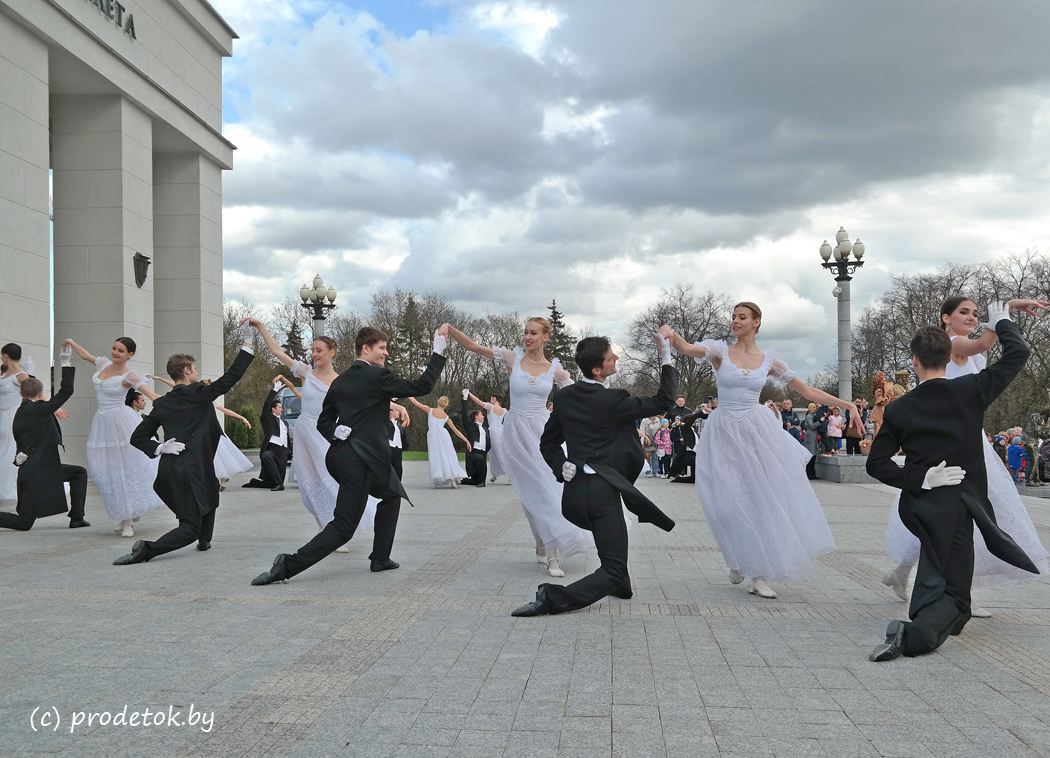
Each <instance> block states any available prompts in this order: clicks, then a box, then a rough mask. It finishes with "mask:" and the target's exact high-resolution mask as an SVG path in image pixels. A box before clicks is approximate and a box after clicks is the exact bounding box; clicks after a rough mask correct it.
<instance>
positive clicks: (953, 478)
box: [922, 461, 966, 490]
mask: <svg viewBox="0 0 1050 758" xmlns="http://www.w3.org/2000/svg"><path fill="white" fill-rule="evenodd" d="M965 478H966V472H965V471H963V469H962V467H961V466H948V465H947V462H946V461H941V462H940V464H938V465H937V466H934V467H933V468H931V469H930V470H929V471H927V472H926V478H925V479H923V480H922V488H923V489H924V490H932V489H933V488H934V487H954V486H955V485H957V484H960V483H961V482H962V480H963V479H965Z"/></svg>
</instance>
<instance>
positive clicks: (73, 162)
mask: <svg viewBox="0 0 1050 758" xmlns="http://www.w3.org/2000/svg"><path fill="white" fill-rule="evenodd" d="M51 149H52V155H51V159H52V161H51V165H52V170H53V172H54V174H53V182H54V186H53V192H54V201H53V202H54V234H55V239H54V248H55V264H54V265H55V342H56V344H57V343H60V342H61V340H62V339H64V338H66V337H71V338H73V339H74V340H76V341H77V342H78V343H79V344H80V345H81V346H83V347H84V348H85V349H87V350H88V351H89V352H91V353H93V354H94V355H101V356H106V357H108V356H109V352H110V347H111V346H112V344H113V341H114V340H115V339H116V338H117V337H121V336H127V337H131V338H132V339H134V340H135V342H136V343H138V351H137V352H136V354H135V356H134V358H133V359H132V361H131V362H129V364H128V365H129V367H130V368H131V370H133V371H135V372H137V373H143V374H144V373H152V371H153V360H154V355H153V271H152V270H151V271H150V276H149V278H148V279H147V281H146V283H145V285H144V286H143V287H141V288H140V287H138V286H137V285H136V283H135V270H134V264H133V258H134V255H135V253H142V254H143V255H146V256H149V257H150V258H152V257H153V124H152V121H151V120H150V117H149V116H148V115H147V114H146V113H144V112H143V111H141V110H140V109H139V108H138V107H136V106H135V105H134V104H133V103H131V102H130V101H129V100H126V99H124V98H123V97H120V96H119V95H97V96H65V95H63V96H55V97H52V98H51ZM74 360H76V364H75V365H76V366H77V369H78V370H77V385H76V392H75V394H74V396H73V400H72V401H71V403H70V404H69V405H68V406H67V407H68V408H69V413H70V419H69V421H68V422H66V423H65V424H64V431H65V441H66V451H67V454H66V456H65V457H66V460H68V461H70V462H77V463H79V462H81V461H83V460H84V446H85V443H86V441H87V434H88V429H89V428H90V425H91V417H92V415H93V414H94V412H95V395H94V391H93V389H92V385H91V381H90V378H91V374H92V373H93V372H94V369H93V368H92V367H91V366H90V365H88V364H86V363H84V362H83V361H80V360H79V359H76V358H74Z"/></svg>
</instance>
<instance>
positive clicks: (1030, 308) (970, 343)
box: [952, 298, 1050, 357]
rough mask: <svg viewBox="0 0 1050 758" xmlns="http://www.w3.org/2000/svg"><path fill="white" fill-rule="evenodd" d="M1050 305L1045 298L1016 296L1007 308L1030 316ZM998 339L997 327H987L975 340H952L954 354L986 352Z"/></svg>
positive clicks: (966, 354) (1008, 303) (1036, 314)
mask: <svg viewBox="0 0 1050 758" xmlns="http://www.w3.org/2000/svg"><path fill="white" fill-rule="evenodd" d="M1048 305H1050V303H1047V302H1045V301H1043V300H1031V299H1029V298H1015V299H1013V300H1010V301H1008V302H1007V303H1006V308H1007V310H1010V311H1020V312H1021V313H1027V314H1028V315H1030V316H1038V315H1039V311H1045V310H1046V309H1047V306H1048ZM1036 309H1039V310H1036ZM989 315H991V314H989ZM997 339H998V337H997V335H996V333H995V329H991V328H986V329H985V330H984V334H982V335H981V336H980V337H978V338H977V339H975V340H971V339H963V340H952V355H965V356H967V357H968V356H971V355H977V354H979V353H983V352H986V351H987V350H988V349H990V348H991V347H992V345H994V344H995V342H996V340H997Z"/></svg>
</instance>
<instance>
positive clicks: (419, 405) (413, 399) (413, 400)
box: [408, 397, 433, 413]
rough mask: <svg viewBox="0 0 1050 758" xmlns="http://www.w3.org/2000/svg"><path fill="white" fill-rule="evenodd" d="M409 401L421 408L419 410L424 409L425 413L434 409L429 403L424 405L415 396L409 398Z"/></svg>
mask: <svg viewBox="0 0 1050 758" xmlns="http://www.w3.org/2000/svg"><path fill="white" fill-rule="evenodd" d="M408 402H410V403H412V405H414V406H416V407H417V408H419V410H421V411H423V412H424V413H430V411H431V410H433V409H432V408H431V407H430V406H429V405H423V404H422V403H421V402H419V401H418V400H416V399H415V398H414V397H410V398H409V399H408Z"/></svg>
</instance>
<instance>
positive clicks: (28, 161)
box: [0, 14, 51, 386]
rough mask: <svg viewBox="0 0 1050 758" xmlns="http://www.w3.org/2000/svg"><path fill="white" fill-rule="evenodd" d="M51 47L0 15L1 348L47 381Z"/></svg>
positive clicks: (49, 319) (49, 295) (49, 339)
mask: <svg viewBox="0 0 1050 758" xmlns="http://www.w3.org/2000/svg"><path fill="white" fill-rule="evenodd" d="M47 119H48V61H47V45H45V44H44V43H43V42H41V41H40V40H39V39H37V38H36V37H34V36H33V35H31V34H29V33H28V32H27V31H25V29H23V28H22V27H21V26H19V25H18V24H16V23H14V22H13V21H11V20H10V18H8V17H7V16H5V15H3V14H0V344H5V343H7V342H17V343H18V344H20V345H21V346H22V351H23V352H22V355H23V358H24V357H26V356H29V355H31V356H33V360H34V362H35V363H36V367H37V368H36V374H37V376H38V377H39V378H40V379H41V380H43V381H44V383H45V386H46V384H47V381H48V376H49V366H50V363H51V361H50V352H51V350H50V341H51V313H50V301H51V294H50V282H51V272H50V260H51V229H50V224H49V222H48V197H47V196H48V188H47V184H48V179H47V175H48V146H47V145H48V127H47Z"/></svg>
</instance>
